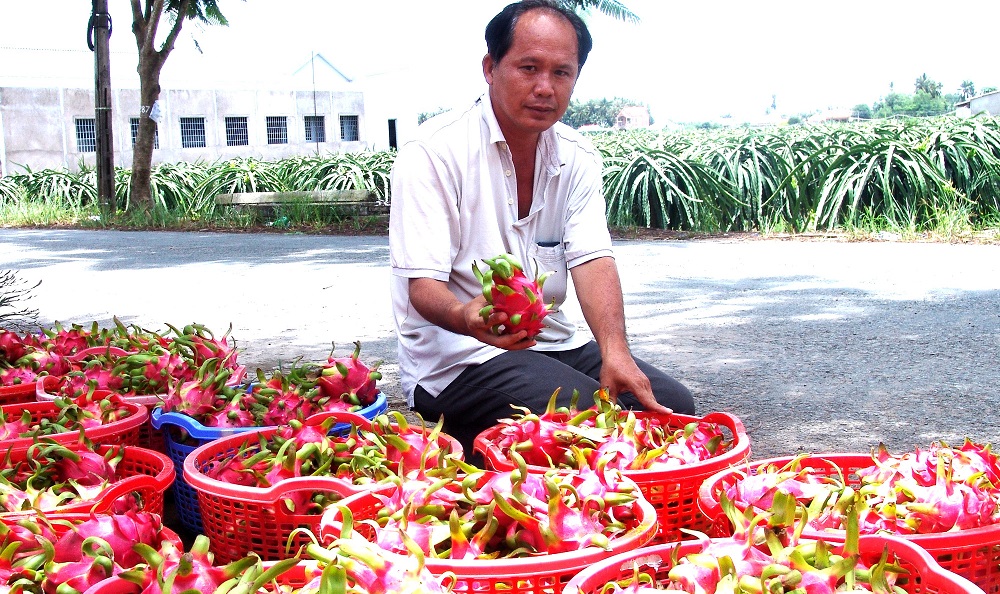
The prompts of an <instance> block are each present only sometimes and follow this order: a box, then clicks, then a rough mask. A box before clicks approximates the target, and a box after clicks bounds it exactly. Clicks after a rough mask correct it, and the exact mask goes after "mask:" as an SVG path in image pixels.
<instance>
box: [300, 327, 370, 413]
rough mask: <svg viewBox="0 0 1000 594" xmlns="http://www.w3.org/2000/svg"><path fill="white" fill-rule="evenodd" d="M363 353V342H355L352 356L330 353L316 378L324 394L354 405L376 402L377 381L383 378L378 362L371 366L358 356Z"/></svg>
mask: <svg viewBox="0 0 1000 594" xmlns="http://www.w3.org/2000/svg"><path fill="white" fill-rule="evenodd" d="M360 355H361V342H360V341H356V342H355V343H354V352H353V353H352V354H351V356H350V357H339V358H337V357H334V356H333V353H332V352H331V353H330V356H329V358H328V363H327V365H326V366H324V368H323V370H322V371H321V373H320V377H319V378H318V379H317V380H316V381H317V385H318V386H319V389H320V391H321V392H322V393H323V395H324V396H328V397H330V398H340V399H342V400H344V401H346V402H348V403H350V404H352V405H356V406H369V405H371V404H373V403H374V402H375V399H376V398H377V397H378V393H379V390H378V388H376V387H375V382H376V381H377V380H380V379H382V374H381V373H379V372H378V364H375V365H374V366H373V367H371V368H369V367H368V366H366V365H365V364H364V363H362V362H361V361H360V360H359V359H358V357H359V356H360Z"/></svg>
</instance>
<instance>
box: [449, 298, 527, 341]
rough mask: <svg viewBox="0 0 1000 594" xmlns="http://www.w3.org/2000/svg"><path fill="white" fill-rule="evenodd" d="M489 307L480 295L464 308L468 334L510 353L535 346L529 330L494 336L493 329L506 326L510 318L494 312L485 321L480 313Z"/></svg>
mask: <svg viewBox="0 0 1000 594" xmlns="http://www.w3.org/2000/svg"><path fill="white" fill-rule="evenodd" d="M487 305H488V302H487V301H486V297H483V296H482V295H480V296H479V297H476V298H475V299H473V300H472V301H470V302H468V303H466V304H464V305H463V306H462V316H463V318H465V325H466V328H467V330H468V332H466V334H468V335H469V336H471V337H473V338H475V339H476V340H478V341H479V342H484V343H486V344H489V345H493V346H495V347H498V348H501V349H507V350H508V351H520V350H524V349H526V348H528V347H531V346H534V345H535V339H534V338H528V331H527V330H521V331H519V332H515V333H513V334H500V335H497V334H494V333H493V327H494V326H497V325H499V324H505V323H506V322H507V317H508V316H507V314H505V313H503V312H499V311H493V312H491V313H490V316H489V317H488V318H486V319H485V320H484V319H483V316H482V315H480V314H479V312H480V311H481V310H482V309H483V308H484V307H486V306H487Z"/></svg>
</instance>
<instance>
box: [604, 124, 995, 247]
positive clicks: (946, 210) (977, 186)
mask: <svg viewBox="0 0 1000 594" xmlns="http://www.w3.org/2000/svg"><path fill="white" fill-rule="evenodd" d="M591 138H592V139H593V141H594V143H595V145H596V146H597V147H598V149H599V150H601V152H602V154H604V156H605V172H604V175H605V177H604V179H605V197H606V199H607V203H608V220H609V222H610V223H611V224H612V225H617V226H646V227H658V228H667V229H688V230H713V231H715V230H721V231H728V230H754V229H757V230H764V231H767V230H771V229H791V230H793V231H798V232H801V231H807V230H811V229H817V228H824V229H834V228H841V227H845V226H847V227H856V226H869V227H870V226H873V225H874V226H888V227H893V228H901V229H907V230H927V229H942V230H944V229H949V230H961V229H963V228H970V227H975V226H977V225H980V226H981V225H984V224H990V222H991V221H996V220H997V219H998V218H1000V120H998V119H996V118H988V117H977V118H971V119H966V120H960V119H956V118H952V117H945V118H933V119H924V120H909V121H905V122H902V121H882V122H876V123H854V124H848V125H842V124H836V125H833V124H829V125H821V126H790V127H777V128H769V129H750V128H739V129H726V130H717V131H690V132H683V133H659V134H655V133H651V132H644V133H642V134H634V133H617V134H597V135H593V136H591Z"/></svg>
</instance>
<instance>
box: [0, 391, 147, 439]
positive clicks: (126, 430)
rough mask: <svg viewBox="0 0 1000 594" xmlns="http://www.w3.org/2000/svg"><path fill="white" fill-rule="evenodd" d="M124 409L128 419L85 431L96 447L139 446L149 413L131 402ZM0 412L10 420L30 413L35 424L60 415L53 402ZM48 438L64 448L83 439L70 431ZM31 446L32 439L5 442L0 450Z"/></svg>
mask: <svg viewBox="0 0 1000 594" xmlns="http://www.w3.org/2000/svg"><path fill="white" fill-rule="evenodd" d="M122 407H123V408H124V409H125V410H126V411H127V412H128V416H126V417H124V418H122V419H119V420H117V421H112V422H110V423H105V424H104V425H100V426H98V427H90V428H87V429H84V434H85V435H86V436H87V439H89V440H90V441H92V442H93V443H94V444H97V445H105V444H108V445H138V441H139V428H140V427H142V425H143V424H145V423H146V421H147V419H149V411H147V410H146V407H145V406H142V405H139V404H134V403H131V402H123V404H122ZM0 410H2V411H3V414H4V415H6V418H8V419H12V418H17V417H20V416H21V415H22V414H24V411H28V412H29V414H31V421H32V423H38V422H40V421H41V420H42V419H55V418H56V416H57V415H58V413H59V408H58V407H57V406H56V405H55V403H54V402H27V403H24V404H9V405H7V406H3V407H0ZM46 437H48V438H51V439H53V440H55V441H57V442H59V443H61V444H72V443H76V442H77V440H79V439H80V432H79V431H68V432H65V433H56V434H54V435H47V436H46ZM32 443H34V439H33V438H31V437H17V438H14V439H4V440H0V450H2V451H7V450H11V449H12V450H26V449H28V448H29V447H30V446H31V444H32Z"/></svg>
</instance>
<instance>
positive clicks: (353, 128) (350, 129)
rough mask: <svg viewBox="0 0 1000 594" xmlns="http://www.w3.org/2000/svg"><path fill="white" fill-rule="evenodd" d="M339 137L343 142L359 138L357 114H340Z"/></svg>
mask: <svg viewBox="0 0 1000 594" xmlns="http://www.w3.org/2000/svg"><path fill="white" fill-rule="evenodd" d="M340 139H341V140H343V141H344V142H354V141H358V140H361V133H360V127H359V126H358V116H356V115H342V116H340Z"/></svg>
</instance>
